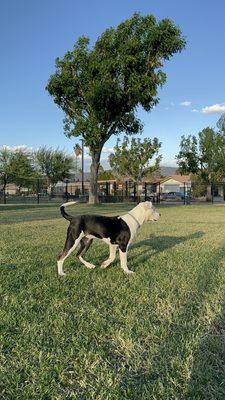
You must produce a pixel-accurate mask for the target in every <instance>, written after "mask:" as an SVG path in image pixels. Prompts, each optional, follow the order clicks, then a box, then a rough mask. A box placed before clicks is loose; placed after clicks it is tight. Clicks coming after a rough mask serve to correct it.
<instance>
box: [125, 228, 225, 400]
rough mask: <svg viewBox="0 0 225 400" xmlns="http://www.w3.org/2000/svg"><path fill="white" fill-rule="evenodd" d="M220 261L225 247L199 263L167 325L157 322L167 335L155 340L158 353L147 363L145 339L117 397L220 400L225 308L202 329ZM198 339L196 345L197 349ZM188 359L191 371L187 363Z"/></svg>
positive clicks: (224, 390) (218, 286) (224, 391)
mask: <svg viewBox="0 0 225 400" xmlns="http://www.w3.org/2000/svg"><path fill="white" fill-rule="evenodd" d="M191 236H192V237H193V235H191ZM224 257H225V248H221V249H220V250H219V251H217V252H214V253H213V254H212V256H211V257H210V258H209V259H207V260H205V261H204V262H203V263H202V265H201V267H200V268H199V271H198V274H196V275H195V278H194V279H195V280H194V281H193V286H192V287H190V289H189V290H188V291H187V293H186V295H185V294H183V296H182V302H179V303H178V304H177V309H176V313H175V314H174V315H172V319H171V321H170V322H169V323H168V322H167V324H166V323H165V322H164V321H161V322H160V324H162V326H163V329H164V327H165V330H166V331H165V333H164V334H163V336H162V337H161V336H160V337H159V338H158V339H160V340H159V342H158V343H159V345H158V349H157V351H156V352H155V354H154V355H153V357H152V360H151V363H149V362H146V357H147V359H148V357H149V356H148V354H149V353H150V354H151V346H152V344H151V341H149V342H147V343H146V347H145V348H142V353H141V354H139V356H141V358H142V359H143V367H139V369H136V368H134V365H132V362H131V363H130V365H129V364H128V365H127V367H126V368H125V371H124V373H123V375H122V376H121V380H120V387H119V392H120V398H129V399H130V400H132V399H133V400H135V399H140V400H142V399H147V398H148V399H156V398H159V399H161V400H164V399H165V400H167V399H179V400H181V399H183V400H192V399H193V400H207V399H208V400H209V399H210V400H224V399H225V380H224V376H225V308H223V311H222V313H221V315H220V316H219V318H218V319H217V320H216V321H215V322H214V323H213V324H212V325H211V327H210V329H209V328H208V327H206V325H207V322H206V321H207V316H208V314H207V307H210V305H211V306H212V305H213V304H214V296H215V298H217V301H219V300H218V298H219V299H220V298H222V296H221V294H223V290H224V284H223V283H221V281H222V276H223V275H221V274H223V272H222V270H223V268H221V262H222V260H223V259H224ZM218 294H220V296H219V297H218ZM142 318H148V315H146V316H145V315H143V316H142ZM198 340H199V341H200V346H198V349H197V350H196V347H197V345H196V343H198ZM193 355H194V361H193V364H192V365H193V367H191V362H190V361H189V360H190V359H191V357H192V356H193ZM128 393H129V397H126V396H128ZM147 394H148V397H146V396H147Z"/></svg>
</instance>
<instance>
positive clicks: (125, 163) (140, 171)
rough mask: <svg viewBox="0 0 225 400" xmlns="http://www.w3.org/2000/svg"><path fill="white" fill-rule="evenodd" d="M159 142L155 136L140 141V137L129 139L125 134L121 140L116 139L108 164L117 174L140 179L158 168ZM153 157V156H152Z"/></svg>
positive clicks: (159, 157) (159, 158)
mask: <svg viewBox="0 0 225 400" xmlns="http://www.w3.org/2000/svg"><path fill="white" fill-rule="evenodd" d="M160 147H161V143H160V142H159V141H158V139H157V138H153V139H152V140H151V139H147V138H145V139H144V140H143V141H141V139H140V138H138V139H134V138H132V139H131V140H129V137H128V136H125V138H124V140H123V142H122V143H121V141H120V139H119V138H118V139H117V143H116V146H115V147H114V153H113V154H110V156H109V163H110V166H111V168H112V170H113V172H114V174H115V175H117V176H120V177H121V176H127V177H129V178H131V179H133V180H134V181H141V180H142V178H143V177H145V176H150V175H151V174H152V173H153V172H155V171H157V170H159V163H160V160H161V156H159V155H158V151H159V149H160ZM154 157H155V158H154Z"/></svg>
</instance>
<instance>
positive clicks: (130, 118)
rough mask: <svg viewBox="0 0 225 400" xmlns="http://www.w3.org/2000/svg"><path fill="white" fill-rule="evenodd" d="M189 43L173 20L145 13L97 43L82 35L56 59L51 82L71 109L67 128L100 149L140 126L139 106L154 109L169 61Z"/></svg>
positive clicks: (61, 102) (59, 100) (56, 97)
mask: <svg viewBox="0 0 225 400" xmlns="http://www.w3.org/2000/svg"><path fill="white" fill-rule="evenodd" d="M184 45H185V40H184V38H182V37H181V32H180V29H179V28H178V27H176V26H175V25H174V24H173V23H172V22H171V21H170V20H168V19H164V20H162V21H160V22H157V21H156V19H155V18H154V17H153V16H152V15H148V16H145V17H142V16H141V15H139V14H134V15H133V17H132V18H130V19H128V20H126V21H124V22H123V23H121V24H119V25H118V27H117V28H110V29H107V30H106V31H105V32H104V33H103V34H102V35H101V36H100V37H99V39H98V40H97V41H96V43H95V45H94V46H93V47H92V48H90V46H89V39H88V38H85V37H82V38H79V39H78V41H77V42H76V44H75V46H74V49H73V50H72V51H70V52H67V53H66V55H65V56H64V58H63V59H59V58H58V59H57V60H56V72H55V74H54V75H52V76H51V77H50V80H49V82H48V85H47V90H48V91H49V93H50V95H51V96H53V98H54V101H55V103H56V104H57V105H58V106H59V107H60V108H62V109H63V111H64V112H65V114H66V119H65V132H66V134H67V135H68V136H79V135H82V136H83V138H84V140H85V145H86V146H88V147H89V148H90V150H91V152H95V151H96V150H101V148H102V145H103V143H104V142H105V141H106V140H108V138H109V137H110V136H111V135H112V134H118V133H121V132H125V133H126V134H131V133H137V132H140V130H141V127H142V125H141V122H140V121H139V120H138V119H137V118H136V117H135V111H136V107H137V106H142V107H143V108H144V109H145V110H146V111H149V110H150V109H151V108H152V107H153V106H154V105H155V104H156V103H157V102H158V98H157V88H158V86H162V85H163V84H164V83H165V81H166V75H165V73H163V72H162V70H161V67H162V66H163V62H164V61H165V60H168V59H170V58H171V57H172V55H173V54H174V53H176V52H178V51H181V50H182V49H183V47H184Z"/></svg>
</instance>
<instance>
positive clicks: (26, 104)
mask: <svg viewBox="0 0 225 400" xmlns="http://www.w3.org/2000/svg"><path fill="white" fill-rule="evenodd" d="M135 11H139V12H141V13H142V14H154V15H155V16H156V17H157V18H158V19H162V18H165V17H166V18H167V17H169V18H171V19H172V20H173V21H174V22H175V23H176V24H177V25H179V26H180V28H181V30H182V32H183V35H184V36H185V37H186V39H187V47H186V49H185V50H184V51H183V52H182V53H181V54H177V55H175V56H174V57H173V59H172V60H170V61H169V62H167V63H166V64H165V67H164V71H165V72H166V73H167V83H166V84H165V86H164V87H163V89H162V90H160V91H159V97H160V102H159V105H158V106H157V107H156V108H155V109H154V110H153V111H152V112H150V113H145V112H143V111H140V113H139V117H140V118H141V119H142V120H143V122H144V124H145V129H144V133H143V135H142V136H143V137H144V136H147V137H153V136H157V137H158V138H159V139H160V141H162V143H163V146H162V151H161V152H162V154H163V157H164V159H163V163H164V164H167V165H172V164H173V159H174V155H175V154H176V153H177V152H178V149H179V142H180V136H181V135H182V134H194V133H197V132H199V131H200V130H201V129H203V128H204V127H206V126H215V125H216V121H217V120H218V119H219V117H220V115H221V113H222V111H223V110H225V73H224V70H225V23H224V16H225V1H224V0H215V1H213V2H211V1H206V0H198V1H196V0H189V1H181V0H138V1H137V0H114V1H107V0H82V1H81V0H76V1H75V0H64V1H62V0H60V1H59V0H38V1H35V0H20V1H18V0H1V4H0V37H1V63H0V80H1V81H0V88H1V96H0V115H1V117H0V146H1V145H9V146H18V145H27V146H29V147H32V148H34V149H36V148H38V147H40V146H42V145H46V146H51V147H54V148H56V147H60V148H63V149H65V150H67V151H68V152H71V150H72V146H73V144H74V143H75V142H76V141H77V139H76V138H74V139H67V138H66V137H65V136H64V134H63V123H62V120H63V114H62V112H61V111H60V110H59V109H58V108H57V106H56V105H55V104H54V102H53V100H52V99H51V98H50V96H49V95H48V93H47V92H46V91H45V86H46V83H47V81H48V79H49V76H50V74H52V73H53V72H54V62H55V58H56V57H58V56H59V57H62V56H63V55H64V54H65V52H66V51H68V50H70V49H71V48H72V47H73V44H74V43H75V41H76V40H77V38H78V37H79V36H81V35H85V36H89V37H90V38H91V40H92V42H94V41H95V39H96V38H97V37H98V36H99V35H100V34H101V33H102V32H103V31H104V30H105V29H106V28H107V27H109V26H116V25H117V24H118V23H120V22H121V21H122V20H124V19H126V18H129V17H130V16H131V15H132V14H133V13H134V12H135ZM181 103H184V105H181ZM189 103H190V104H189ZM185 104H186V105H185ZM207 107H208V108H207ZM193 110H195V111H193ZM115 140H116V139H115V137H112V138H111V139H110V140H109V141H108V142H107V144H106V148H105V149H104V154H103V158H107V154H108V151H109V149H110V148H112V147H113V145H114V144H115ZM87 166H88V161H87V162H86V168H87Z"/></svg>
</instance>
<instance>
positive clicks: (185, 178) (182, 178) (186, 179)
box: [161, 175, 191, 183]
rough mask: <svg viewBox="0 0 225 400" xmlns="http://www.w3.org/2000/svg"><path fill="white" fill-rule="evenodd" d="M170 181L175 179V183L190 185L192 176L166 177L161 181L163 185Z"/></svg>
mask: <svg viewBox="0 0 225 400" xmlns="http://www.w3.org/2000/svg"><path fill="white" fill-rule="evenodd" d="M170 179H173V180H174V181H177V182H180V183H188V182H190V181H191V177H190V175H170V176H166V177H165V178H163V179H162V180H161V183H164V182H166V181H168V180H170Z"/></svg>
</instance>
